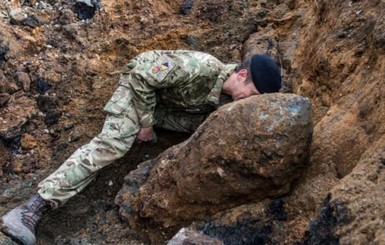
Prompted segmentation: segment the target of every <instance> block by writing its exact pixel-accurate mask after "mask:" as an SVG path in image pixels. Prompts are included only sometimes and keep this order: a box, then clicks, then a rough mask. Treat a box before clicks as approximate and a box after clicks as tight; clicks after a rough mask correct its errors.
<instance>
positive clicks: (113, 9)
mask: <svg viewBox="0 0 385 245" xmlns="http://www.w3.org/2000/svg"><path fill="white" fill-rule="evenodd" d="M87 11H88V12H87ZM384 11H385V3H384V1H381V0H363V1H348V0H343V1H336V0H333V1H325V0H317V1H302V0H301V1H292V0H283V1H278V0H277V1H262V0H261V1H241V0H239V1H238V0H236V1H227V0H215V1H210V2H205V1H199V0H186V1H182V0H177V1H158V0H151V1H150V0H144V1H121V0H117V1H102V7H101V9H100V11H99V10H95V11H94V10H92V9H91V10H90V9H89V8H86V7H84V6H83V7H82V8H81V7H80V6H79V5H77V4H76V3H75V1H67V0H62V1H17V0H12V1H6V0H0V66H1V70H0V138H1V143H0V153H1V155H2V156H3V157H2V158H0V167H1V168H0V169H1V171H0V176H1V180H0V193H1V194H0V204H1V205H0V214H1V215H2V214H4V213H5V212H6V211H7V210H9V209H10V208H13V207H15V206H16V205H18V204H19V203H20V202H21V201H23V200H25V199H26V198H27V197H28V195H29V194H30V193H31V192H34V191H35V190H36V189H35V188H36V184H37V183H38V182H39V181H40V180H41V179H43V178H44V177H46V176H47V175H48V173H49V172H51V171H52V170H53V169H55V168H57V167H58V166H59V165H60V164H61V163H62V162H63V161H64V159H66V158H67V157H68V156H69V155H70V154H71V153H72V152H73V151H74V150H75V149H76V148H78V147H80V146H81V145H82V144H84V143H86V142H87V141H88V140H90V139H91V138H92V137H93V136H94V135H96V134H97V133H98V132H99V130H100V128H101V125H102V123H103V120H104V117H105V115H104V114H103V113H102V108H103V106H104V104H105V103H106V101H107V100H108V99H109V97H110V96H111V94H112V91H113V90H114V89H115V87H116V85H117V80H118V74H119V71H120V69H121V68H122V67H123V66H124V64H125V63H126V62H127V61H128V60H129V59H130V58H131V57H133V56H134V55H136V54H138V53H140V52H142V51H145V50H151V49H178V48H179V49H182V48H183V49H195V50H201V51H205V52H209V53H211V54H213V55H214V56H216V57H218V58H219V59H221V60H223V62H239V61H240V60H241V59H242V58H244V57H246V56H247V55H249V54H250V53H252V52H254V51H256V50H258V51H260V50H262V51H263V50H266V52H269V53H271V54H272V55H274V57H275V58H276V60H277V62H278V63H279V64H281V66H282V68H284V74H283V75H284V77H285V86H284V91H293V92H294V93H296V94H298V95H301V96H305V97H308V98H310V100H311V101H312V104H313V106H312V108H313V120H314V126H315V128H314V134H313V145H312V150H311V157H310V160H309V163H308V168H307V169H306V170H305V171H304V173H303V177H302V178H301V179H300V181H298V183H296V185H295V186H294V187H293V189H292V190H291V192H290V193H289V194H288V195H286V196H283V197H282V200H283V201H284V208H285V211H286V213H287V219H286V220H283V221H279V223H277V224H276V225H277V226H272V227H278V228H276V229H271V232H270V230H265V231H266V232H265V233H266V234H267V235H266V236H264V237H265V238H266V239H265V241H272V242H276V243H280V242H283V241H285V242H287V243H294V242H298V241H301V242H306V241H307V242H308V243H309V242H310V241H312V242H313V243H316V242H317V241H318V242H319V241H321V239H322V238H321V237H319V236H318V235H317V234H315V233H314V227H317V224H322V221H321V220H320V217H324V216H325V215H324V214H325V213H329V214H330V215H329V216H328V217H330V219H331V221H332V226H330V227H329V228H328V231H327V233H328V236H329V237H332V238H333V239H334V238H335V239H336V241H339V242H340V243H342V244H351V243H369V242H374V243H378V244H381V243H384V239H385V238H384V237H383V234H382V232H381V231H383V230H384V224H383V220H382V219H381V217H383V211H381V210H382V209H381V207H380V204H381V203H383V196H384V195H383V194H384V193H383V188H381V185H382V184H383V183H382V181H383V162H384V157H385V155H384V154H385V153H384V150H383V145H384V144H383V143H384V140H383V139H384V133H385V124H384V123H383V122H384V119H385V108H384V107H385V103H384V99H385V91H384V90H385V88H384V86H383V75H384V74H383V71H384V69H385V58H384V57H385V56H384V51H385V34H384V31H383V30H385V20H384V15H383V12H384ZM88 18H90V19H88ZM186 137H187V136H186V135H175V134H174V133H170V132H161V133H160V137H159V138H160V140H159V141H160V144H159V145H157V146H148V148H144V147H142V146H135V147H134V149H133V150H132V152H131V153H130V154H128V155H127V156H126V157H125V158H124V159H122V160H121V161H119V162H118V163H117V164H115V165H113V166H111V167H110V168H108V169H106V170H105V171H102V173H101V174H100V177H99V178H98V179H97V180H96V181H95V182H93V183H92V185H91V186H90V187H89V188H87V189H86V190H85V191H84V192H82V193H81V194H80V195H79V196H77V197H75V198H74V199H73V200H71V201H70V202H69V203H68V204H67V205H66V206H65V207H63V208H62V209H59V210H55V211H52V212H51V214H50V216H49V217H46V218H45V219H44V220H43V222H42V223H41V225H40V226H39V229H38V240H39V244H52V243H54V244H76V243H82V244H87V243H91V244H103V243H114V244H135V243H140V242H144V241H146V240H148V237H149V234H148V232H149V231H143V232H137V231H134V230H132V229H131V228H128V227H127V225H126V224H125V223H122V222H121V221H120V220H119V217H118V215H117V209H116V206H115V205H114V202H113V199H114V197H115V195H116V193H117V191H118V190H119V189H120V187H121V184H122V181H123V176H124V175H125V174H126V173H128V171H129V170H131V169H133V168H135V166H136V165H137V164H138V163H140V162H141V161H143V160H146V159H149V158H152V157H155V156H156V155H157V154H159V153H160V152H162V151H163V150H165V149H166V148H168V147H169V146H171V145H173V144H175V143H178V142H180V141H182V140H183V139H185V138H186ZM329 192H330V193H331V196H330V200H329V199H327V200H328V202H325V203H324V204H323V200H325V198H327V197H328V193H329ZM269 201H270V200H264V201H261V203H260V204H256V205H254V206H253V205H251V206H250V207H248V208H246V207H242V208H243V210H248V212H249V213H250V216H252V214H260V215H263V214H264V211H263V210H264V209H265V208H266V205H264V204H266V203H269ZM262 204H263V205H262ZM239 212H240V211H239ZM239 212H238V211H237V209H236V210H233V211H232V212H231V213H229V214H227V215H228V216H227V217H232V218H233V221H234V222H235V221H236V220H237V219H236V218H235V217H238V216H237V215H238V214H239ZM345 214H346V215H345ZM220 216H222V217H224V216H226V214H218V217H220ZM317 217H318V218H317ZM341 217H342V218H341ZM261 219H262V218H261ZM313 219H314V221H313V222H310V221H311V220H313ZM228 220H231V219H228ZM239 220H241V221H242V222H246V223H247V222H249V221H250V220H251V221H250V222H253V221H252V220H253V219H246V218H245V219H238V221H239ZM248 220H249V221H248ZM222 222H223V221H222ZM242 222H241V223H242ZM235 223H236V222H235ZM241 223H239V222H238V224H241ZM246 223H245V224H242V226H241V227H250V226H248V225H247V224H246ZM309 224H310V225H309ZM227 227H233V225H232V224H229V226H227ZM251 227H253V226H251ZM255 227H258V230H260V231H262V230H263V229H262V228H263V227H264V225H263V224H262V223H261V224H259V223H258V225H257V226H255ZM161 231H162V230H161ZM267 231H268V232H267ZM214 233H215V232H213V233H210V234H214ZM265 233H264V234H265ZM317 236H318V238H317Z"/></svg>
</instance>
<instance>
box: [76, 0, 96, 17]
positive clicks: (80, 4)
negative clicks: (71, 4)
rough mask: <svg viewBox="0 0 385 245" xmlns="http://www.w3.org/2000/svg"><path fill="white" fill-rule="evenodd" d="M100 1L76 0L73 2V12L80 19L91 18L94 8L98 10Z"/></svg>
mask: <svg viewBox="0 0 385 245" xmlns="http://www.w3.org/2000/svg"><path fill="white" fill-rule="evenodd" d="M100 7H101V3H100V1H98V0H77V2H76V4H75V13H76V14H77V16H78V18H79V19H81V20H87V19H92V17H94V15H95V12H96V10H99V9H100Z"/></svg>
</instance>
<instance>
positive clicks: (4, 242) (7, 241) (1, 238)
mask: <svg viewBox="0 0 385 245" xmlns="http://www.w3.org/2000/svg"><path fill="white" fill-rule="evenodd" d="M0 244H1V245H17V243H16V242H14V241H12V239H11V238H9V237H7V236H6V235H4V234H3V233H2V232H0Z"/></svg>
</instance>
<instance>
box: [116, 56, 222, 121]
mask: <svg viewBox="0 0 385 245" xmlns="http://www.w3.org/2000/svg"><path fill="white" fill-rule="evenodd" d="M224 67H225V65H224V64H223V63H221V62H220V61H219V60H218V59H216V58H215V57H213V56H211V55H209V54H205V53H202V52H195V51H183V50H178V51H150V52H145V53H142V54H140V55H139V56H137V57H135V58H133V59H132V60H130V62H129V64H128V68H129V69H130V71H129V72H124V73H122V74H121V78H120V85H123V86H126V87H128V88H130V89H131V91H132V94H133V103H134V106H135V108H136V110H137V114H138V117H139V121H140V125H141V127H149V126H152V125H154V124H155V119H154V110H155V106H156V93H165V91H166V92H167V93H168V96H169V97H171V98H177V99H175V100H176V102H175V103H174V104H176V105H178V104H180V105H181V106H185V107H187V106H194V105H195V104H199V103H202V101H203V99H200V96H201V95H200V94H201V93H202V89H201V87H205V86H211V87H213V86H214V83H215V81H216V79H217V77H218V75H219V74H220V72H221V71H222V70H223V69H224ZM210 81H214V82H210ZM205 96H207V95H205ZM188 97H191V98H195V97H196V99H190V100H188V101H187V100H185V99H184V98H188Z"/></svg>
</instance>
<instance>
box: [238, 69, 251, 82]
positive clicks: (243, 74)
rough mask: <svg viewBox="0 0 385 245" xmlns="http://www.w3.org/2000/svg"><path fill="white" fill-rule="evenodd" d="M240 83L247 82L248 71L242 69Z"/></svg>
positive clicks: (239, 74)
mask: <svg viewBox="0 0 385 245" xmlns="http://www.w3.org/2000/svg"><path fill="white" fill-rule="evenodd" d="M237 75H238V76H237V77H238V81H243V82H244V81H245V80H246V79H247V75H248V74H247V70H246V69H241V70H240V71H239V72H238V74H237Z"/></svg>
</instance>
